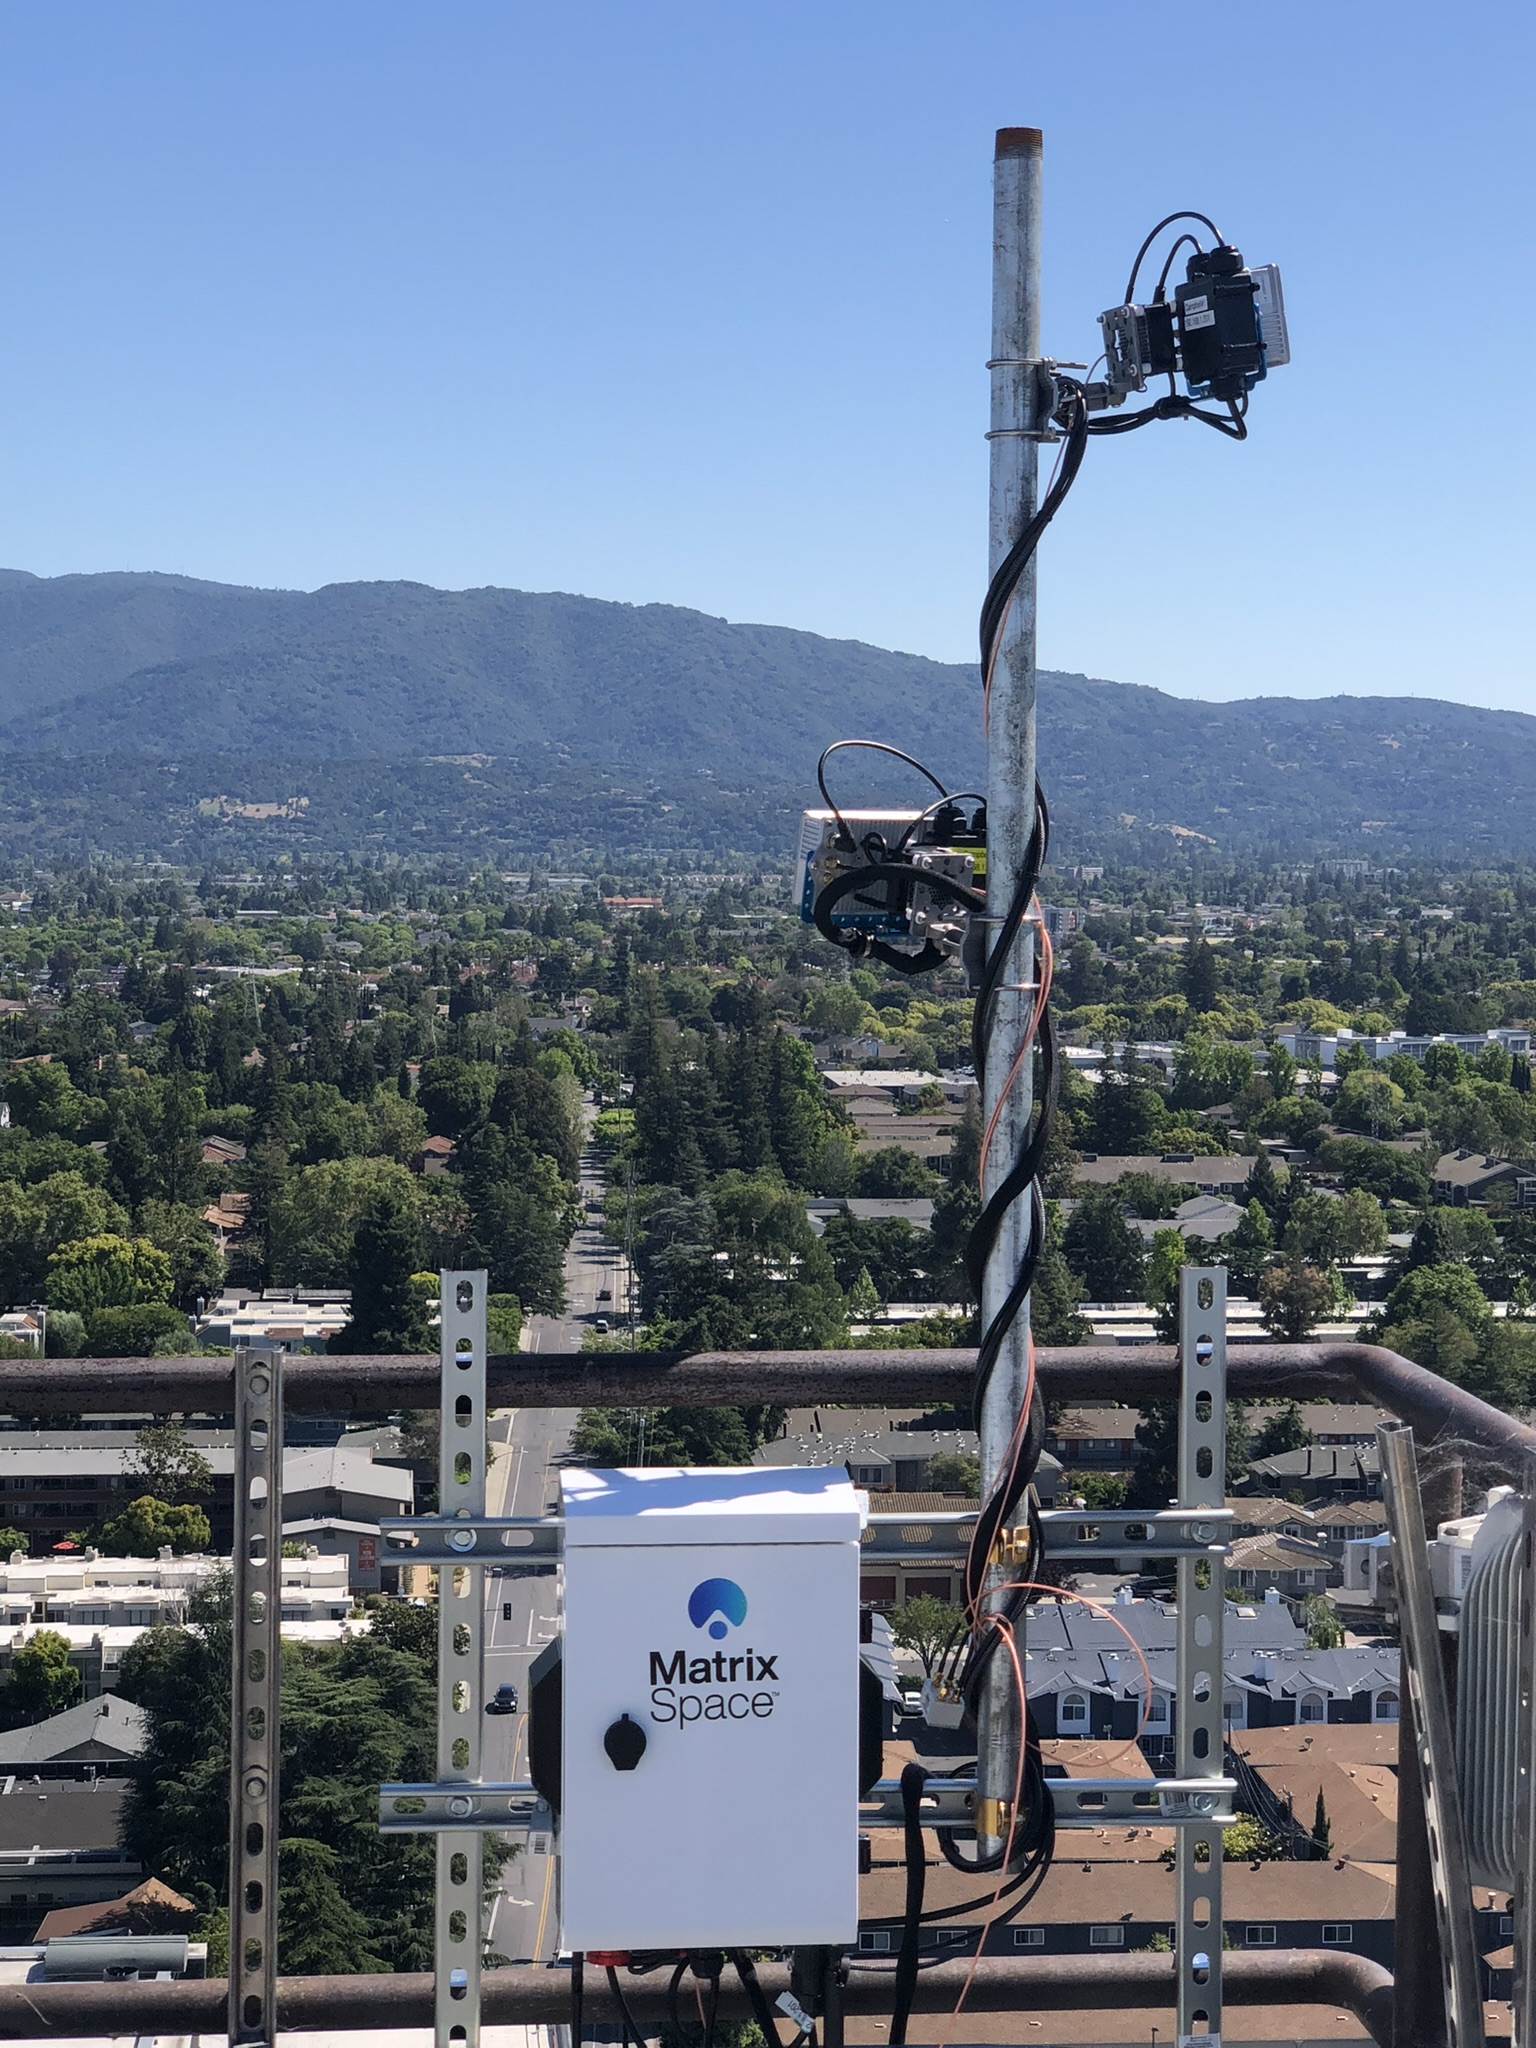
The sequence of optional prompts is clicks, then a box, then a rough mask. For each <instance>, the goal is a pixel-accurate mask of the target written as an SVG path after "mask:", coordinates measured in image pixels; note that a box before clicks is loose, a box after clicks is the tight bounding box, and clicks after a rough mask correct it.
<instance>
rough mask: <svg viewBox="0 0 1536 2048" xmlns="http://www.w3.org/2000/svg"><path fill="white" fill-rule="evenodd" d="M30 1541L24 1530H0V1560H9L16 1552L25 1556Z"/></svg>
mask: <svg viewBox="0 0 1536 2048" xmlns="http://www.w3.org/2000/svg"><path fill="white" fill-rule="evenodd" d="M31 1541H32V1539H31V1537H30V1536H28V1534H27V1532H26V1531H25V1529H11V1528H0V1558H6V1559H9V1558H10V1557H12V1556H14V1555H15V1553H16V1552H17V1551H18V1550H19V1551H20V1552H21V1553H22V1555H23V1556H25V1555H26V1553H27V1551H28V1549H29V1548H30V1547H31Z"/></svg>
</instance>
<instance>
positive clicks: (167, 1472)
mask: <svg viewBox="0 0 1536 2048" xmlns="http://www.w3.org/2000/svg"><path fill="white" fill-rule="evenodd" d="M123 1478H124V1479H125V1480H126V1481H127V1483H128V1484H129V1485H131V1486H141V1487H143V1489H144V1491H145V1492H146V1493H149V1494H154V1495H155V1496H156V1498H157V1499H160V1500H179V1499H184V1498H185V1497H186V1496H187V1495H188V1494H192V1495H194V1496H198V1497H201V1496H202V1495H203V1494H206V1493H211V1492H212V1491H213V1467H212V1465H210V1464H209V1462H208V1460H207V1459H206V1458H205V1457H204V1456H203V1454H202V1452H201V1451H200V1450H198V1449H197V1447H196V1446H195V1445H194V1444H193V1443H192V1442H191V1441H190V1440H189V1439H188V1436H187V1432H186V1431H185V1429H183V1427H182V1426H181V1424H180V1423H179V1422H147V1423H145V1425H144V1427H143V1428H142V1429H141V1430H140V1431H139V1432H138V1434H137V1435H136V1436H135V1438H134V1440H133V1450H132V1451H131V1452H130V1453H129V1455H128V1457H127V1458H126V1459H125V1460H124V1463H123Z"/></svg>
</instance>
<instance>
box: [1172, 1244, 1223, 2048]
mask: <svg viewBox="0 0 1536 2048" xmlns="http://www.w3.org/2000/svg"><path fill="white" fill-rule="evenodd" d="M1179 1351H1180V1355H1181V1359H1182V1365H1183V1375H1184V1386H1183V1392H1182V1395H1181V1398H1180V1401H1179V1506H1180V1507H1181V1508H1183V1509H1185V1510H1188V1509H1190V1508H1209V1509H1211V1510H1213V1511H1214V1512H1215V1513H1220V1511H1221V1510H1222V1509H1223V1508H1224V1507H1225V1506H1226V1491H1227V1275H1226V1269H1225V1267H1223V1266H1186V1267H1185V1268H1184V1270H1183V1272H1182V1273H1181V1274H1180V1275H1179ZM1215 1526H1216V1525H1215V1523H1214V1521H1213V1522H1212V1524H1211V1526H1210V1528H1209V1529H1207V1530H1206V1532H1205V1533H1206V1534H1207V1535H1212V1534H1214V1533H1215ZM1222 1533H1223V1535H1225V1534H1226V1533H1228V1532H1227V1529H1226V1528H1224V1529H1223V1531H1222ZM1224 1563H1225V1554H1224V1553H1222V1554H1220V1555H1218V1556H1215V1557H1211V1556H1209V1555H1208V1556H1205V1557H1188V1556H1185V1557H1181V1558H1180V1559H1179V1560H1178V1564H1177V1567H1176V1569H1177V1572H1178V1580H1177V1584H1178V1604H1179V1617H1178V1678H1177V1683H1178V1708H1177V1712H1178V1724H1179V1725H1178V1733H1177V1738H1176V1741H1177V1747H1176V1752H1175V1754H1176V1758H1177V1764H1178V1773H1179V1776H1180V1777H1181V1778H1183V1779H1185V1780H1189V1779H1200V1778H1205V1779H1209V1780H1210V1781H1211V1782H1210V1789H1209V1790H1208V1791H1201V1792H1197V1793H1196V1794H1195V1795H1194V1796H1193V1798H1192V1799H1191V1802H1190V1803H1191V1806H1192V1807H1193V1809H1194V1810H1195V1811H1196V1812H1197V1813H1200V1814H1203V1815H1206V1816H1208V1824H1207V1825H1205V1826H1203V1827H1201V1826H1197V1827H1193V1828H1184V1829H1182V1830H1181V1831H1180V1833H1179V1835H1178V1838H1177V1848H1176V1851H1175V1858H1176V1861H1175V1868H1176V1871H1177V1875H1178V1916H1179V1917H1178V1933H1177V1936H1176V1938H1175V1941H1174V1955H1175V1958H1176V1960H1177V1963H1178V1970H1179V1997H1178V2034H1179V2048H1186V2044H1188V2043H1189V2042H1191V2041H1193V2040H1194V2039H1195V2037H1196V2032H1197V2030H1198V2031H1199V2032H1200V2033H1203V2034H1214V2035H1216V2036H1217V2037H1219V2036H1220V2034H1221V1963H1222V1930H1223V1925H1224V1923H1223V1920H1222V1912H1221V1842H1222V1826H1223V1822H1222V1821H1221V1819H1220V1818H1219V1817H1218V1816H1219V1810H1220V1809H1221V1808H1222V1807H1223V1806H1224V1807H1225V1810H1226V1812H1228V1813H1230V1811H1231V1790H1230V1780H1228V1779H1226V1776H1225V1772H1226V1745H1225V1741H1224V1737H1225V1732H1226V1723H1225V1719H1224V1713H1223V1703H1222V1680H1223V1675H1224V1666H1223V1663H1222V1648H1223V1644H1222V1621H1223V1617H1224V1614H1225V1609H1226V1585H1225V1577H1226V1574H1225V1571H1224V1569H1223V1566H1224ZM1223 1791H1224V1792H1225V1794H1226V1797H1225V1800H1223V1798H1222V1796H1221V1795H1222V1792H1223Z"/></svg>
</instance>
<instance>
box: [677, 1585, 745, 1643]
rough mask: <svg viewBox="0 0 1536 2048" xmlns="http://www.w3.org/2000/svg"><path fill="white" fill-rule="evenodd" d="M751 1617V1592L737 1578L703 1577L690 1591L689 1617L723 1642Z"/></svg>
mask: <svg viewBox="0 0 1536 2048" xmlns="http://www.w3.org/2000/svg"><path fill="white" fill-rule="evenodd" d="M746 1618H747V1596H746V1594H745V1593H743V1591H742V1590H741V1588H740V1586H738V1585H737V1583H736V1581H735V1580H734V1579H703V1580H701V1581H700V1583H699V1584H698V1585H697V1586H695V1587H694V1589H693V1591H692V1592H691V1593H690V1594H689V1595H688V1619H689V1620H690V1621H691V1622H692V1623H693V1625H694V1627H695V1628H707V1629H708V1631H709V1633H710V1635H711V1636H713V1638H714V1639H715V1641H716V1642H717V1643H722V1642H724V1641H725V1638H726V1637H727V1636H728V1635H729V1634H730V1632H731V1630H732V1629H733V1628H740V1627H741V1624H742V1623H743V1622H744V1621H745V1620H746Z"/></svg>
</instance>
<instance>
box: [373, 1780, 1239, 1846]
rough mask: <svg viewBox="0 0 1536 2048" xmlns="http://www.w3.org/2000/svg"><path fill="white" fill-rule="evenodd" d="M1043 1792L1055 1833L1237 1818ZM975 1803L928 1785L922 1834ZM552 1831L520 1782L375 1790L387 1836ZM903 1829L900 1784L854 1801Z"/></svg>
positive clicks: (1172, 1792) (1214, 1783) (1218, 1786)
mask: <svg viewBox="0 0 1536 2048" xmlns="http://www.w3.org/2000/svg"><path fill="white" fill-rule="evenodd" d="M1046 1789H1047V1791H1049V1793H1050V1795H1051V1799H1052V1802H1053V1804H1054V1805H1055V1808H1056V1825H1057V1827H1059V1828H1097V1827H1102V1826H1103V1825H1104V1823H1105V1822H1106V1821H1110V1822H1115V1823H1119V1822H1121V1821H1129V1822H1132V1823H1139V1824H1140V1825H1141V1826H1143V1827H1159V1828H1187V1827H1200V1828H1208V1827H1210V1826H1211V1825H1212V1824H1213V1822H1214V1823H1215V1824H1217V1825H1225V1823H1226V1822H1227V1821H1229V1820H1232V1819H1234V1818H1235V1817H1236V1809H1235V1806H1234V1804H1233V1802H1234V1800H1235V1799H1236V1797H1237V1780H1236V1779H1235V1778H1225V1777H1223V1778H1205V1777H1199V1778H1187V1779H1186V1778H1156V1779H1152V1778H1049V1779H1047V1781H1046ZM975 1797H976V1780H975V1779H974V1778H930V1779H929V1780H928V1781H927V1783H926V1784H925V1785H924V1787H923V1816H922V1817H923V1825H924V1827H935V1828H965V1829H971V1828H973V1827H974V1826H975V1815H974V1812H973V1810H972V1802H973V1801H974V1799H975ZM553 1824H554V1817H553V1815H552V1814H551V1813H550V1810H549V1808H548V1807H547V1806H546V1805H545V1804H544V1801H543V1800H542V1799H541V1798H540V1797H539V1795H538V1793H537V1792H536V1791H535V1789H534V1787H533V1786H532V1785H531V1784H529V1783H528V1782H527V1781H526V1780H523V1779H519V1780H516V1781H511V1782H508V1783H506V1784H495V1785H493V1784H479V1785H470V1786H461V1785H453V1784H448V1785H381V1786H380V1787H379V1827H380V1830H381V1831H382V1832H383V1833H385V1834H393V1835H412V1834H415V1835H430V1834H437V1833H439V1832H441V1831H442V1830H443V1829H445V1828H477V1829H479V1830H480V1831H481V1832H483V1833H499V1832H500V1831H501V1830H502V1829H523V1828H526V1829H528V1830H529V1831H530V1832H531V1833H536V1834H542V1833H544V1832H545V1831H546V1830H548V1829H549V1828H550V1827H552V1826H553ZM904 1825H905V1816H904V1814H903V1812H902V1803H901V1780H900V1779H899V1778H882V1779H881V1780H880V1781H879V1783H878V1784H876V1785H873V1786H871V1787H870V1790H869V1791H868V1792H867V1793H866V1794H865V1796H864V1798H863V1799H862V1800H861V1801H860V1802H859V1826H860V1827H861V1828H899V1827H903V1826H904Z"/></svg>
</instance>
